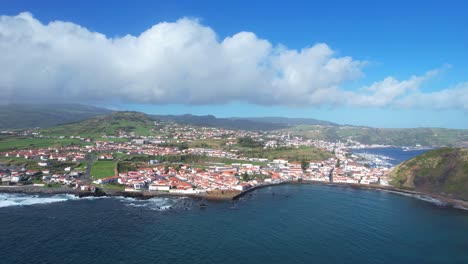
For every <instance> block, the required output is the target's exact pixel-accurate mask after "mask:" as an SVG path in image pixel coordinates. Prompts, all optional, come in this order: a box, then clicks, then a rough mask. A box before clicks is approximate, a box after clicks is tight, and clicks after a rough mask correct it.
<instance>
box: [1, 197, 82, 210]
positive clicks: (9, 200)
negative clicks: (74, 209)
mask: <svg viewBox="0 0 468 264" xmlns="http://www.w3.org/2000/svg"><path fill="white" fill-rule="evenodd" d="M77 199H79V198H78V197H76V196H75V195H71V194H57V195H52V196H40V195H27V194H0V208H2V207H10V206H29V205H38V204H50V203H58V202H66V201H70V200H77Z"/></svg>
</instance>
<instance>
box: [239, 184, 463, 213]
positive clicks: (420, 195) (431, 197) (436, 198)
mask: <svg viewBox="0 0 468 264" xmlns="http://www.w3.org/2000/svg"><path fill="white" fill-rule="evenodd" d="M284 184H307V185H327V186H337V187H349V188H356V189H367V190H378V191H386V192H391V193H395V194H399V195H406V196H411V197H413V198H417V199H420V200H424V201H427V202H441V203H442V204H441V205H443V206H447V207H452V208H455V209H459V210H465V211H468V201H464V200H460V199H454V198H450V197H446V196H442V195H440V194H433V193H425V192H418V191H412V190H405V189H398V188H395V187H392V186H381V185H372V184H369V185H361V184H353V183H331V182H316V181H304V180H303V181H285V182H281V183H272V184H265V185H258V186H255V187H253V188H250V189H248V190H245V191H243V192H241V193H239V194H238V195H236V196H235V197H233V200H236V199H239V198H242V197H243V196H244V195H246V194H248V193H249V192H252V191H254V190H257V189H260V188H266V187H271V186H276V185H284Z"/></svg>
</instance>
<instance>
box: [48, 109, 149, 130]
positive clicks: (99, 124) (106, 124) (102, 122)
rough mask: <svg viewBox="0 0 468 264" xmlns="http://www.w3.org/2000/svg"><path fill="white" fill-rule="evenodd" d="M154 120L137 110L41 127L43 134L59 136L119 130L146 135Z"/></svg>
mask: <svg viewBox="0 0 468 264" xmlns="http://www.w3.org/2000/svg"><path fill="white" fill-rule="evenodd" d="M155 121H156V120H155V119H154V118H152V117H151V116H148V115H146V114H144V113H139V112H113V113H111V114H109V115H104V116H97V117H94V118H90V119H86V120H82V121H79V122H75V123H69V124H64V125H59V126H55V127H52V128H48V129H43V130H42V131H41V133H43V134H45V135H60V136H73V135H80V136H102V135H117V134H118V133H119V132H126V133H131V132H134V133H135V135H140V136H146V135H149V134H151V130H152V129H153V128H154V126H155V124H154V122H155Z"/></svg>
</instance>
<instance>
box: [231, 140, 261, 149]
mask: <svg viewBox="0 0 468 264" xmlns="http://www.w3.org/2000/svg"><path fill="white" fill-rule="evenodd" d="M237 144H239V146H241V147H243V148H262V147H263V143H262V142H260V141H255V140H253V139H252V138H251V137H241V138H238V139H237Z"/></svg>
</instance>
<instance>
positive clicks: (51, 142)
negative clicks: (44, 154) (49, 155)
mask: <svg viewBox="0 0 468 264" xmlns="http://www.w3.org/2000/svg"><path fill="white" fill-rule="evenodd" d="M74 144H75V145H78V144H80V140H79V139H74V138H73V139H72V138H63V139H59V138H28V137H13V136H8V137H0V152H2V151H9V150H19V149H33V148H48V147H62V146H69V145H74Z"/></svg>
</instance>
